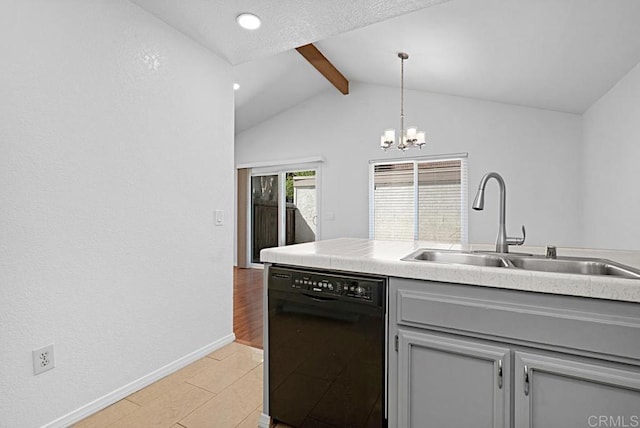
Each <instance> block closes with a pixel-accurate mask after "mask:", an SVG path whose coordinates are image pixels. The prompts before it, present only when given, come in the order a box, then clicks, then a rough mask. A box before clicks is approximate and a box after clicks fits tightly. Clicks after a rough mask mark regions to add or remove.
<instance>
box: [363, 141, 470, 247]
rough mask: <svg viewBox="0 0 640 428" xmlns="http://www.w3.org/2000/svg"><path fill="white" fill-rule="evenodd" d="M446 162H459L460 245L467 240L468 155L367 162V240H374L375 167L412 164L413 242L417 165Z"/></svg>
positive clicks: (416, 232)
mask: <svg viewBox="0 0 640 428" xmlns="http://www.w3.org/2000/svg"><path fill="white" fill-rule="evenodd" d="M446 161H460V243H462V244H466V243H468V240H469V209H468V205H469V203H468V197H469V196H468V195H469V192H468V188H469V166H468V153H452V154H444V155H431V156H415V157H408V158H396V159H376V160H370V161H369V239H376V238H375V206H374V203H375V197H374V191H375V167H376V166H380V165H394V164H407V163H412V164H413V220H414V221H413V240H414V241H417V240H418V237H419V228H420V220H419V219H420V209H419V207H420V200H419V191H420V189H419V177H418V175H419V172H418V165H419V164H422V163H435V162H446Z"/></svg>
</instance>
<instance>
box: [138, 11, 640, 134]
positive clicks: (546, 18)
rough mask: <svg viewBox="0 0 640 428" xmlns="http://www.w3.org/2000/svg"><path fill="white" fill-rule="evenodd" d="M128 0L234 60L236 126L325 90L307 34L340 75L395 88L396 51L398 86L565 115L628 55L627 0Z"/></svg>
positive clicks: (630, 22)
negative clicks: (250, 24)
mask: <svg viewBox="0 0 640 428" xmlns="http://www.w3.org/2000/svg"><path fill="white" fill-rule="evenodd" d="M131 1H133V2H135V3H137V4H138V5H140V6H142V7H144V8H145V9H147V10H149V11H150V12H151V13H153V14H155V15H157V16H158V17H160V18H161V19H163V20H164V21H165V22H167V23H169V24H170V25H172V26H174V27H175V28H177V29H179V30H180V31H182V32H183V33H185V34H187V35H188V36H190V37H192V38H194V39H195V40H197V41H198V42H199V43H201V44H203V45H204V46H206V47H207V48H209V49H210V50H212V51H213V52H215V53H217V54H218V55H220V56H222V57H223V58H226V59H227V60H228V61H229V62H231V63H232V64H234V73H235V79H236V82H238V83H239V84H240V86H241V87H240V90H238V91H237V92H236V132H240V131H242V130H244V129H247V128H249V127H251V126H254V125H255V124H257V123H259V122H261V121H263V120H265V119H267V118H269V117H271V116H273V115H275V114H278V113H279V112H281V111H283V110H286V109H288V108H291V107H293V106H295V105H296V104H298V103H300V102H301V101H303V100H305V99H308V98H309V97H312V96H314V95H316V94H318V93H320V92H322V91H325V90H335V89H334V88H333V86H331V84H330V83H328V82H327V81H326V80H325V79H324V78H323V77H322V76H321V75H320V74H319V73H318V72H317V71H316V70H315V69H314V68H313V67H311V65H310V64H308V63H307V62H306V60H305V59H304V58H302V57H301V56H300V55H299V54H298V53H297V52H296V51H295V50H292V49H293V48H295V47H296V46H300V45H303V44H306V43H310V42H315V45H316V46H317V47H318V48H319V49H320V50H321V51H322V52H323V54H324V55H325V56H326V57H328V58H329V59H330V60H331V62H332V63H333V64H334V65H335V66H336V67H337V68H338V69H339V70H340V71H341V72H342V74H344V75H345V76H346V77H347V79H349V80H350V81H359V82H366V83H373V84H380V85H388V86H399V60H398V58H397V56H396V53H397V52H399V51H405V52H408V53H409V55H410V58H409V60H407V62H406V63H405V87H406V88H407V89H415V90H420V91H428V92H438V93H444V94H451V95H458V96H464V97H472V98H478V99H484V100H490V101H496V102H502V103H510V104H516V105H523V106H529V107H535V108H543V109H549V110H557V111H563V112H569V113H577V114H580V113H583V112H584V111H585V110H586V109H588V108H589V106H590V105H591V104H593V102H595V101H596V100H597V99H598V98H599V97H601V96H602V95H603V94H605V93H606V92H607V91H608V90H609V89H610V88H611V87H612V86H613V85H614V84H615V83H616V82H617V81H618V80H619V79H620V78H621V77H623V76H624V75H625V74H626V73H627V72H628V71H629V70H630V69H631V68H633V67H634V66H635V65H636V64H638V63H639V62H640V25H638V23H639V22H640V1H637V0H450V1H417V0H416V1H401V0H396V1H389V0H377V1H373V0H369V1H367V0H357V1H350V2H344V1H342V0H326V1H323V2H317V1H312V0H305V1H296V0H278V1H275V0H273V1H264V0H263V1H258V0H240V1H202V0H131ZM244 11H250V12H253V13H256V14H258V15H260V16H261V18H262V19H263V26H262V27H261V28H260V29H258V30H256V31H251V32H248V31H246V30H242V29H240V28H238V27H237V25H236V24H235V16H236V15H237V14H238V13H240V12H244ZM347 96H348V95H347Z"/></svg>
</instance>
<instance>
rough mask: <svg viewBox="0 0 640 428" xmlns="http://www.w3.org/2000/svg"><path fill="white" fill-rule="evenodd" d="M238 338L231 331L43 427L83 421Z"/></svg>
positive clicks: (48, 427)
mask: <svg viewBox="0 0 640 428" xmlns="http://www.w3.org/2000/svg"><path fill="white" fill-rule="evenodd" d="M235 339H236V335H235V334H234V333H231V334H230V335H228V336H225V337H223V338H222V339H219V340H216V341H215V342H213V343H210V344H208V345H206V346H203V347H202V348H200V349H198V350H196V351H194V352H192V353H190V354H187V355H185V356H184V357H182V358H179V359H177V360H175V361H173V362H171V363H169V364H167V365H166V366H164V367H161V368H159V369H158V370H154V371H152V372H151V373H149V374H148V375H145V376H143V377H141V378H140V379H137V380H134V381H133V382H131V383H129V384H127V385H125V386H123V387H121V388H118V389H116V390H115V391H113V392H110V393H109V394H107V395H104V396H102V397H100V398H98V399H96V400H94V401H92V402H90V403H88V404H85V405H84V406H82V407H80V408H79V409H76V410H74V411H72V412H69V413H67V414H66V415H64V416H62V417H60V418H58V419H56V420H54V421H52V422H49V423H48V424H46V425H43V426H42V428H64V427H68V426H69V425H72V424H74V423H76V422H79V421H81V420H82V419H84V418H86V417H88V416H91V415H92V414H94V413H96V412H97V411H99V410H102V409H104V408H106V407H108V406H110V405H112V404H113V403H115V402H117V401H120V400H122V399H123V398H125V397H128V396H129V395H131V394H133V393H134V392H136V391H138V390H140V389H142V388H144V387H145V386H149V385H151V384H152V383H154V382H156V381H158V380H160V379H162V378H163V377H165V376H168V375H170V374H171V373H174V372H176V371H177V370H180V369H181V368H183V367H186V366H188V365H189V364H191V363H193V362H194V361H197V360H199V359H200V358H203V357H205V356H206V355H208V354H210V353H212V352H213V351H215V350H217V349H220V348H222V347H223V346H225V345H227V344H229V343H231V342H233V341H234V340H235Z"/></svg>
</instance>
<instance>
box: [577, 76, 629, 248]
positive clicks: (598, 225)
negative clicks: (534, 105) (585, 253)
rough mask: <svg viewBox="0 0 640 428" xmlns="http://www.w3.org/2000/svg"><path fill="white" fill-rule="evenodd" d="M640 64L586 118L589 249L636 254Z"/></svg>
mask: <svg viewBox="0 0 640 428" xmlns="http://www.w3.org/2000/svg"><path fill="white" fill-rule="evenodd" d="M639 118H640V64H638V65H636V66H635V68H633V69H632V70H631V71H630V72H629V73H628V74H627V75H626V76H625V77H623V78H622V79H621V80H620V81H619V82H618V83H617V84H616V85H615V86H614V87H613V88H612V89H611V90H610V91H609V92H608V93H607V94H605V95H604V96H603V97H602V98H600V100H598V101H597V102H596V103H594V104H593V105H592V106H591V107H590V108H589V110H587V112H586V113H585V114H584V118H583V122H584V124H583V126H584V131H583V133H584V183H585V187H584V210H583V212H584V225H585V231H586V232H585V236H586V237H587V241H586V242H585V244H587V245H588V246H593V247H600V248H619V249H629V250H637V249H638V248H639V247H638V245H639V244H638V241H639V240H640V221H639V220H638V219H640V119H639Z"/></svg>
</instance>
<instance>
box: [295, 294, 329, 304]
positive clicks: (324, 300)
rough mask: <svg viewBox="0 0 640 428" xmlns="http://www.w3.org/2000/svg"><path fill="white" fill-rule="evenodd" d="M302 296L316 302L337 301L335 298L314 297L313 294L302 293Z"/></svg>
mask: <svg viewBox="0 0 640 428" xmlns="http://www.w3.org/2000/svg"><path fill="white" fill-rule="evenodd" d="M300 294H301V295H302V296H304V297H306V298H307V299H311V300H315V301H316V302H335V301H336V298H335V297H320V296H314V295H313V294H307V293H300Z"/></svg>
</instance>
